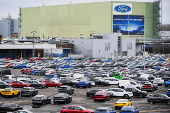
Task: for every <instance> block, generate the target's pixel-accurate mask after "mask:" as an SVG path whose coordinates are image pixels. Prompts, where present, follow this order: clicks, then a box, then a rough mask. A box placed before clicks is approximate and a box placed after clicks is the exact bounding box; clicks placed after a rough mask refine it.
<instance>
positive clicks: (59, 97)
mask: <svg viewBox="0 0 170 113" xmlns="http://www.w3.org/2000/svg"><path fill="white" fill-rule="evenodd" d="M53 102H54V104H57V103H60V102H63V103H65V104H67V103H71V102H72V96H71V95H69V94H67V93H59V94H56V95H55V96H54V99H53Z"/></svg>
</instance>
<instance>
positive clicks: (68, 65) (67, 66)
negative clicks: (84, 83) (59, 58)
mask: <svg viewBox="0 0 170 113" xmlns="http://www.w3.org/2000/svg"><path fill="white" fill-rule="evenodd" d="M71 67H72V66H71V65H70V64H64V65H62V66H61V67H60V68H71Z"/></svg>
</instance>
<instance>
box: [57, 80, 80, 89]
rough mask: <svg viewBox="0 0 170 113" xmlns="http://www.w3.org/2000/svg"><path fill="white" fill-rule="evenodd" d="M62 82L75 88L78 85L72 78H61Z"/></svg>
mask: <svg viewBox="0 0 170 113" xmlns="http://www.w3.org/2000/svg"><path fill="white" fill-rule="evenodd" d="M60 83H62V85H69V86H73V87H74V88H75V87H77V84H78V83H77V82H75V81H72V80H60Z"/></svg>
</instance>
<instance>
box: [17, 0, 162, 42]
mask: <svg viewBox="0 0 170 113" xmlns="http://www.w3.org/2000/svg"><path fill="white" fill-rule="evenodd" d="M160 12H161V1H155V2H123V1H121V2H120V1H107V2H94V3H80V4H66V5H54V6H41V7H28V8H20V13H19V15H20V36H21V37H24V36H32V35H33V34H32V33H31V32H32V31H37V33H36V34H35V35H36V36H39V37H41V38H44V37H47V38H48V37H60V38H63V37H64V38H76V37H79V36H80V34H81V33H82V35H83V37H85V38H86V37H87V38H88V37H89V34H94V33H95V34H98V33H115V32H120V33H122V38H123V39H124V38H132V37H133V38H135V37H136V38H137V37H138V36H144V34H145V36H146V37H148V36H150V38H153V36H158V35H159V33H158V32H159V26H160V24H161V13H160Z"/></svg>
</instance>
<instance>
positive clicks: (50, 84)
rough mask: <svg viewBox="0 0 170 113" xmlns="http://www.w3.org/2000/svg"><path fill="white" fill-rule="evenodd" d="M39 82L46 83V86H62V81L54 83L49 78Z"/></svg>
mask: <svg viewBox="0 0 170 113" xmlns="http://www.w3.org/2000/svg"><path fill="white" fill-rule="evenodd" d="M41 83H46V86H47V87H60V86H62V83H55V82H53V81H51V80H45V81H42V82H41Z"/></svg>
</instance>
